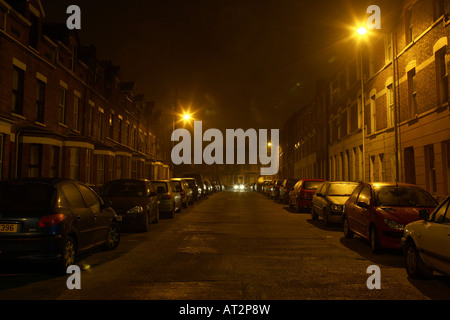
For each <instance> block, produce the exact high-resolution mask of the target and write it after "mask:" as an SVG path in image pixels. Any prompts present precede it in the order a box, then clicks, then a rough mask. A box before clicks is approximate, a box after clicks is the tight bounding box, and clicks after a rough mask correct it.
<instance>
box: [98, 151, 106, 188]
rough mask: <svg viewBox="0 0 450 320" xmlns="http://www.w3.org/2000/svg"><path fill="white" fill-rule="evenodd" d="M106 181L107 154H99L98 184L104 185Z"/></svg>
mask: <svg viewBox="0 0 450 320" xmlns="http://www.w3.org/2000/svg"><path fill="white" fill-rule="evenodd" d="M104 182H105V156H104V155H102V154H99V155H97V180H96V184H97V185H102V184H103V183H104Z"/></svg>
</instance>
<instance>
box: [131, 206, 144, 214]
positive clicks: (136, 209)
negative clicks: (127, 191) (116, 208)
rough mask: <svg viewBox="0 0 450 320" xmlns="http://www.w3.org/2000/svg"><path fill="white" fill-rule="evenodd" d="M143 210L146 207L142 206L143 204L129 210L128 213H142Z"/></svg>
mask: <svg viewBox="0 0 450 320" xmlns="http://www.w3.org/2000/svg"><path fill="white" fill-rule="evenodd" d="M143 211H144V208H142V207H141V206H136V207H133V208H131V209H130V210H128V211H127V213H142V212H143Z"/></svg>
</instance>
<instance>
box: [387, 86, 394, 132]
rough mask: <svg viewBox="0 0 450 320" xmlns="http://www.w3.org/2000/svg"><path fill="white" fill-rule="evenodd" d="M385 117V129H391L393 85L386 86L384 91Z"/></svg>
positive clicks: (392, 124)
mask: <svg viewBox="0 0 450 320" xmlns="http://www.w3.org/2000/svg"><path fill="white" fill-rule="evenodd" d="M386 115H387V127H388V128H391V127H393V126H394V119H395V117H394V89H393V85H392V84H390V85H388V86H387V91H386Z"/></svg>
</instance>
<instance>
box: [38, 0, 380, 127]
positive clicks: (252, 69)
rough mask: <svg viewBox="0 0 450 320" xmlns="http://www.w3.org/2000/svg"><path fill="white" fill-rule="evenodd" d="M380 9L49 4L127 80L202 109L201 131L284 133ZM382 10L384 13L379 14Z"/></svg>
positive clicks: (173, 0)
mask: <svg viewBox="0 0 450 320" xmlns="http://www.w3.org/2000/svg"><path fill="white" fill-rule="evenodd" d="M376 2H377V1H368V2H366V1H355V0H333V1H322V0H316V1H303V0H277V1H273V0H259V1H253V0H252V1H244V0H241V1H236V0H226V1H222V0H191V1H187V0H183V1H181V0H147V1H140V0H127V1H114V0H108V1H106V0H96V1H92V0H70V1H67V0H42V4H43V6H44V10H45V12H46V21H47V22H65V21H66V19H67V17H68V14H66V8H67V7H68V6H69V5H70V4H76V5H78V6H79V7H80V8H81V16H82V22H81V27H82V29H81V30H80V39H81V42H82V43H83V44H84V45H90V44H95V46H96V47H97V54H98V58H99V59H100V60H112V62H113V63H114V64H116V65H120V66H121V74H122V80H123V81H136V83H137V88H138V91H139V92H142V93H144V94H145V97H146V99H148V100H152V101H155V102H156V107H157V108H162V109H164V108H169V107H170V105H171V103H172V101H173V99H174V97H175V95H176V97H177V98H178V101H179V103H180V105H182V106H185V107H186V108H187V107H188V106H189V105H191V108H192V110H200V111H199V112H198V113H197V114H196V117H197V118H198V119H199V120H202V121H203V127H204V128H206V127H216V128H219V129H224V128H230V129H231V128H244V129H245V128H267V129H270V128H281V127H282V125H283V123H284V122H285V121H286V119H287V118H288V116H289V115H290V114H292V112H294V111H295V110H297V109H299V108H300V107H301V106H302V105H304V104H306V103H307V102H308V101H310V99H311V98H312V94H313V93H314V89H315V80H316V78H317V77H320V76H325V75H329V72H331V71H332V70H333V69H334V68H336V67H337V66H338V65H339V63H341V62H342V61H343V60H342V57H343V52H344V56H345V52H347V55H348V52H349V50H350V51H351V50H354V49H355V47H354V44H352V42H351V41H344V39H348V38H349V36H350V34H351V32H350V30H349V27H352V26H355V24H356V22H355V19H356V17H359V19H361V20H363V21H365V20H366V19H367V16H368V15H366V12H365V11H366V8H367V6H368V5H370V4H376ZM381 8H382V10H383V7H381Z"/></svg>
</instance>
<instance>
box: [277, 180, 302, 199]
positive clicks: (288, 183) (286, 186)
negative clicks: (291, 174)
mask: <svg viewBox="0 0 450 320" xmlns="http://www.w3.org/2000/svg"><path fill="white" fill-rule="evenodd" d="M298 180H300V179H284V181H283V183H282V184H281V186H280V196H279V200H280V202H281V203H286V204H287V203H289V193H290V192H291V189H292V188H293V187H294V185H295V184H296V183H297V181H298Z"/></svg>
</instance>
